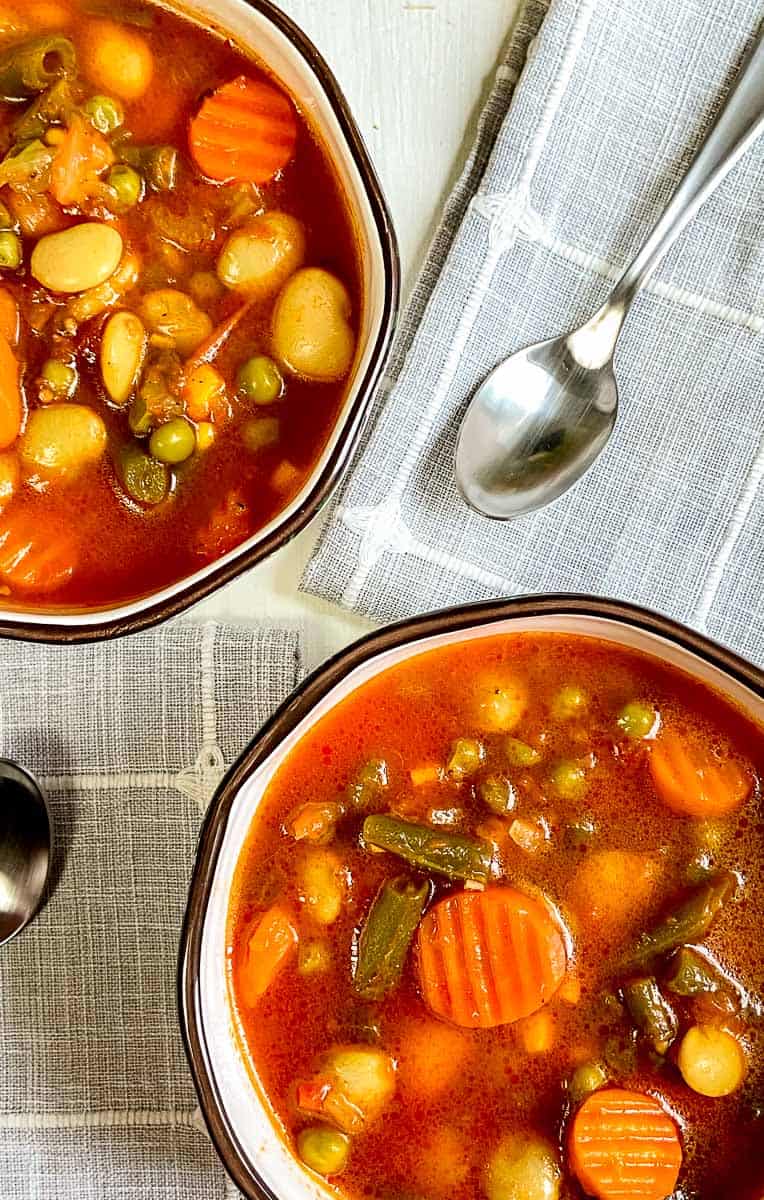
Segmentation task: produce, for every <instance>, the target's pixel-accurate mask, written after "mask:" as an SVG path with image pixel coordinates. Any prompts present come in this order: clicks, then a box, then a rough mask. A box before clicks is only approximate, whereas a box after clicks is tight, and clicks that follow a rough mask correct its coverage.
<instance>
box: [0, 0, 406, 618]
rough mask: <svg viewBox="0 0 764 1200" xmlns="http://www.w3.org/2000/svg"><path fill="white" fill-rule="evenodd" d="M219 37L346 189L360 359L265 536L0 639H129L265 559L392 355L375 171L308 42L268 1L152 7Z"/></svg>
mask: <svg viewBox="0 0 764 1200" xmlns="http://www.w3.org/2000/svg"><path fill="white" fill-rule="evenodd" d="M155 2H157V3H161V4H162V5H163V6H164V7H165V8H168V9H171V10H174V11H177V12H179V13H180V14H182V15H184V16H187V17H190V18H191V19H192V20H194V21H196V22H197V23H198V24H201V25H204V26H207V27H210V28H213V29H217V30H219V31H221V32H223V33H224V34H225V35H226V36H227V37H229V38H231V39H232V40H233V41H234V42H235V43H236V44H237V45H238V46H239V47H240V48H241V49H242V51H243V52H244V53H245V54H247V53H249V54H251V55H252V56H253V57H254V58H255V59H259V60H261V61H262V62H263V63H264V64H265V66H266V67H267V69H268V70H270V71H271V72H272V73H273V74H274V75H275V76H276V77H277V78H278V80H279V81H280V82H281V83H282V85H283V86H284V87H285V88H286V89H287V91H288V92H289V93H290V94H291V96H292V98H293V99H294V100H295V102H296V104H297V106H298V108H299V109H300V111H301V112H302V113H303V115H304V116H305V117H306V119H307V121H308V123H309V124H310V125H311V126H312V127H313V128H314V129H315V130H316V133H317V134H318V136H319V138H320V140H321V141H322V143H323V144H324V146H325V147H326V148H327V150H328V152H329V154H330V156H331V158H332V161H333V162H334V166H335V169H336V171H337V173H338V176H339V179H340V181H341V184H342V186H343V189H344V191H345V195H346V198H347V202H348V208H349V210H350V213H351V216H352V219H353V223H354V225H355V234H356V238H357V242H358V250H359V260H360V265H361V272H362V279H361V284H362V286H361V291H362V295H363V307H362V312H361V314H360V325H359V336H358V352H357V355H356V360H355V363H354V366H353V370H352V373H351V376H350V379H349V381H348V385H347V390H346V395H345V400H344V403H343V405H342V409H341V411H340V413H339V415H338V417H337V421H336V423H335V426H334V429H333V430H332V433H331V436H330V437H329V440H328V442H327V444H326V446H325V447H324V450H323V452H322V454H321V457H320V458H319V460H318V461H317V463H316V465H315V467H314V468H313V471H312V472H311V474H310V476H309V477H308V479H307V480H306V481H305V484H304V486H303V487H302V489H301V491H300V492H299V494H298V495H297V496H295V497H294V499H293V500H292V501H291V502H290V503H289V505H288V506H287V507H286V508H285V509H283V510H282V512H280V513H279V514H278V515H277V516H276V517H274V518H273V520H272V521H270V522H269V523H268V524H267V525H266V526H265V527H264V528H263V529H260V530H258V532H257V533H255V534H253V535H252V537H250V538H248V539H247V541H245V542H243V543H242V544H241V545H240V546H237V547H236V548H235V549H234V550H232V551H231V552H230V553H229V554H226V555H224V556H223V557H222V558H219V559H217V560H216V561H215V562H212V563H208V564H207V565H206V566H204V567H202V568H201V569H200V570H199V571H196V572H195V573H194V574H192V575H189V576H186V577H185V578H184V579H180V580H178V582H177V583H174V584H172V585H170V586H168V587H166V588H163V589H161V590H160V591H158V592H153V593H150V594H149V595H146V596H143V597H141V598H140V599H137V600H132V601H130V602H129V603H125V604H118V605H113V606H111V607H102V608H97V609H79V610H73V611H67V612H62V611H60V610H55V609H52V608H48V609H46V608H45V607H44V606H40V607H38V608H36V609H35V610H34V611H30V610H29V609H19V610H14V609H12V608H2V609H0V637H16V638H25V639H28V640H36V641H66V642H73V641H89V640H93V639H95V638H101V637H111V636H114V635H115V634H122V633H132V632H134V631H135V630H137V629H142V628H145V627H146V626H148V625H151V624H155V623H156V622H158V621H162V620H165V619H166V618H167V617H171V616H174V615H175V614H176V613H179V612H181V611H183V610H184V609H185V608H188V607H189V605H191V604H195V603H196V602H197V601H198V600H201V599H202V598H203V597H204V596H207V595H208V594H209V593H210V592H211V591H214V590H215V589H216V588H218V587H220V586H221V585H222V584H224V583H227V582H229V581H230V580H231V579H233V578H235V577H236V576H237V575H240V574H241V573H242V572H243V571H246V570H247V569H248V568H250V567H252V566H254V565H255V564H256V563H259V562H261V561H262V560H263V559H264V558H267V557H268V556H269V555H270V554H272V553H273V552H274V551H275V550H278V549H279V548H280V547H281V546H283V545H284V544H285V543H286V542H287V541H289V540H290V539H291V538H292V537H294V536H295V534H297V533H299V531H300V530H301V529H302V528H303V527H304V526H305V525H306V524H307V523H308V521H309V520H310V519H311V518H312V517H313V516H314V515H315V513H316V512H317V510H318V509H319V507H320V506H321V505H322V504H323V503H324V502H325V501H326V500H327V499H328V497H329V495H330V494H331V492H332V490H333V489H334V487H335V486H336V484H337V483H338V482H339V479H340V478H341V476H342V473H343V471H344V469H345V467H346V466H347V464H348V461H349V459H350V456H351V454H352V452H353V450H354V448H355V446H356V444H357V441H358V437H359V434H360V432H361V428H362V426H363V422H364V419H365V417H366V415H367V413H368V410H369V406H370V403H371V400H372V396H373V393H374V387H375V385H376V383H377V381H378V379H379V377H380V375H381V373H382V370H383V368H384V364H385V360H386V358H387V353H388V350H389V347H390V341H391V338H392V333H393V328H394V325H395V318H396V316H397V311H398V298H399V274H400V271H399V261H398V249H397V243H396V239H395V233H394V231H393V227H392V221H391V218H390V214H389V211H388V209H387V205H386V203H385V200H384V197H383V195H382V191H381V188H380V185H379V181H378V179H377V176H376V173H375V171H374V168H373V166H372V164H371V161H370V159H369V156H368V153H367V151H366V148H365V146H364V144H363V140H362V138H361V135H360V133H359V130H358V127H357V125H356V123H355V121H354V120H353V117H352V115H351V113H350V109H349V107H348V104H347V101H346V100H345V97H344V96H343V94H342V91H341V90H340V87H339V85H338V83H337V81H336V79H335V78H334V76H333V75H332V72H331V70H330V69H329V67H328V65H327V64H326V63H325V62H324V60H323V58H322V57H321V55H320V54H319V52H318V50H317V49H316V47H315V46H314V45H313V43H312V42H311V41H310V40H309V39H308V38H307V37H306V35H305V34H304V33H303V32H302V31H301V30H300V29H299V28H298V27H297V26H296V25H295V24H294V23H293V22H292V21H290V20H289V18H287V17H286V16H285V15H284V14H283V13H282V12H281V10H280V9H278V8H276V7H275V5H273V4H271V3H270V0H155Z"/></svg>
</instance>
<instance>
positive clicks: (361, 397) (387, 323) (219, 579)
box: [0, 0, 400, 644]
mask: <svg viewBox="0 0 764 1200" xmlns="http://www.w3.org/2000/svg"><path fill="white" fill-rule="evenodd" d="M245 3H247V4H248V5H249V6H250V7H251V8H254V9H256V10H257V11H258V12H259V13H261V14H262V15H263V16H264V17H266V18H267V19H268V20H269V21H270V22H271V24H272V25H274V26H275V27H276V28H277V29H278V30H279V31H280V32H281V33H283V34H284V35H285V36H286V37H287V38H288V39H289V41H290V42H291V43H292V45H293V46H295V48H296V49H297V50H298V51H299V52H300V54H301V56H302V58H303V59H304V60H305V61H306V62H307V64H308V66H309V67H311V68H312V70H313V72H314V74H315V75H316V77H317V78H318V80H319V82H320V84H321V86H322V87H323V89H324V92H325V94H326V97H327V99H328V100H329V103H330V104H331V106H332V109H333V112H334V115H335V117H336V119H337V121H338V123H339V126H340V129H341V131H342V134H343V137H344V138H345V141H346V143H347V146H348V149H349V151H350V154H351V156H352V159H353V161H354V163H355V166H356V168H357V170H358V173H359V175H360V177H361V181H362V183H363V186H364V190H365V192H366V196H367V199H368V201H369V206H370V208H371V212H372V215H373V218H374V226H375V228H376V232H377V236H378V237H379V242H380V247H381V251H382V258H383V262H384V284H385V294H384V304H383V308H382V317H381V323H380V328H379V332H378V334H377V337H376V340H375V343H374V346H373V351H372V354H371V358H370V360H369V365H368V367H367V369H366V372H365V374H364V376H363V378H362V379H361V381H360V383H359V384H358V393H357V396H356V399H355V401H354V403H353V406H352V408H351V409H350V411H349V412H348V414H347V416H346V417H345V418H344V421H343V424H342V426H341V428H340V435H339V437H338V439H337V442H336V445H335V446H334V447H333V449H332V452H331V454H330V455H329V457H328V459H327V461H326V463H325V464H324V467H323V469H322V471H321V474H320V475H319V476H318V477H317V478H316V479H315V480H314V482H313V485H312V487H311V489H310V492H309V493H308V494H307V495H306V496H305V497H304V499H303V501H302V503H301V504H300V506H299V508H298V509H296V510H295V512H294V513H292V515H291V516H290V517H288V518H287V519H285V520H280V519H279V517H278V516H277V517H276V521H277V522H278V523H277V525H276V528H275V529H273V530H272V531H271V532H270V533H269V534H268V536H267V537H265V538H263V539H262V540H261V541H259V542H258V543H257V545H255V546H252V547H251V548H250V549H249V550H244V551H242V552H241V554H238V555H237V556H236V557H235V558H234V559H233V560H232V561H231V562H227V563H223V564H220V565H218V566H215V567H214V568H213V569H212V570H211V571H210V573H209V574H208V575H206V576H205V578H204V579H201V580H198V581H197V582H196V583H189V584H187V585H186V586H184V587H182V588H181V589H180V590H179V591H178V592H177V593H176V594H175V595H173V596H168V597H166V598H165V599H163V600H156V601H152V600H151V599H150V597H149V598H146V606H145V607H144V608H142V609H141V610H140V612H136V613H132V614H130V615H127V616H122V617H118V616H115V617H109V616H108V612H107V611H105V612H104V618H103V620H102V621H90V622H88V623H87V624H85V623H83V624H74V623H72V624H71V625H70V624H66V625H64V624H58V623H57V622H58V621H59V620H60V614H57V613H55V612H52V613H50V615H48V614H47V613H46V614H41V616H43V617H44V619H42V620H40V621H37V622H32V621H24V620H20V621H8V620H3V614H2V613H1V612H0V637H5V638H14V639H19V640H24V641H32V642H56V643H57V642H61V643H68V644H74V643H82V642H94V641H100V640H102V639H104V638H111V637H121V636H123V635H124V634H129V633H138V632H139V631H140V630H142V629H148V628H150V627H151V626H152V625H157V624H159V623H160V622H161V621H166V620H168V619H169V618H170V617H174V616H177V615H178V614H179V613H181V612H184V611H185V610H186V609H187V608H190V607H191V606H192V605H194V604H198V603H199V601H200V600H203V599H204V598H205V597H206V596H209V595H210V593H211V592H214V591H216V590H217V589H218V588H219V587H222V586H223V585H224V584H226V583H230V582H231V580H232V579H236V578H238V576H239V575H242V574H243V573H244V572H245V571H248V570H250V569H251V568H252V567H255V566H257V564H258V563H261V562H263V561H264V560H265V559H266V558H269V557H270V555H271V554H274V553H275V552H276V551H277V550H280V549H281V548H282V547H283V546H285V545H286V544H287V543H288V542H290V541H291V540H292V538H294V537H296V536H297V534H298V533H300V532H301V531H302V530H303V529H304V528H305V526H306V525H307V524H308V523H309V521H311V520H312V519H313V517H314V516H315V515H316V513H317V512H318V511H319V509H320V508H321V507H322V506H323V505H324V504H325V503H326V501H327V500H328V499H329V498H330V496H331V494H332V492H333V491H334V489H335V487H336V486H337V484H338V483H339V481H340V479H341V478H342V475H343V473H344V471H345V468H346V467H347V465H348V462H349V461H350V458H351V456H352V454H353V452H354V451H355V449H356V446H357V445H358V441H359V439H360V436H361V432H362V430H363V426H364V423H365V421H366V418H367V416H368V414H369V410H370V407H371V403H372V399H373V396H374V390H375V387H376V384H377V382H378V380H379V378H380V376H381V374H382V371H383V369H384V366H385V362H386V361H387V356H388V353H389V350H390V346H391V342H392V336H393V332H394V329H395V322H396V318H397V315H398V306H399V302H400V256H399V253H398V241H397V237H396V234H395V229H394V227H393V221H392V216H391V214H390V210H389V208H388V206H387V201H386V200H385V197H384V193H383V191H382V186H381V184H380V182H379V178H378V176H377V173H376V170H375V168H374V166H373V164H372V161H371V158H370V157H369V152H368V150H367V149H366V146H365V144H364V141H363V137H362V136H361V132H360V130H359V128H358V125H357V124H356V121H355V118H354V117H353V114H352V112H351V110H350V106H349V104H348V102H347V100H346V98H345V95H344V93H343V91H342V89H341V87H340V85H339V83H338V82H337V80H336V78H335V76H334V73H333V72H332V70H331V68H330V67H329V65H328V63H327V62H326V61H325V59H324V58H323V56H322V55H321V54H320V53H319V51H318V50H317V49H316V47H315V46H314V45H313V42H312V41H311V40H310V38H309V37H308V36H307V34H305V33H303V31H302V30H301V29H300V27H299V26H298V25H296V24H295V23H294V21H292V20H291V19H290V18H289V17H288V16H286V14H285V13H283V12H282V11H281V9H279V8H277V7H276V5H275V4H272V3H271V0H245ZM181 6H182V0H181ZM336 428H337V427H336V426H335V429H336ZM139 602H140V599H139V600H137V601H127V602H126V603H128V604H131V603H139Z"/></svg>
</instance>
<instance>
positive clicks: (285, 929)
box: [239, 904, 298, 1008]
mask: <svg viewBox="0 0 764 1200" xmlns="http://www.w3.org/2000/svg"><path fill="white" fill-rule="evenodd" d="M297 940H298V939H297V930H296V929H295V926H294V924H293V922H292V918H291V917H290V916H289V913H288V912H287V911H286V910H285V909H284V908H283V907H282V906H281V905H280V904H274V906H273V907H272V908H269V909H268V911H267V913H265V915H264V916H262V917H260V919H259V920H258V921H257V923H256V924H255V927H254V929H253V930H252V932H251V933H250V935H249V938H248V940H247V944H246V946H245V948H244V952H243V954H242V957H241V960H240V962H239V994H240V995H241V998H242V1000H243V1001H244V1003H245V1004H246V1005H247V1006H248V1007H249V1008H254V1007H255V1005H256V1004H257V1002H258V1000H259V999H260V997H261V996H264V995H265V993H266V992H267V991H268V988H269V987H270V986H271V984H272V983H273V981H274V979H275V978H276V976H277V975H278V973H279V971H280V970H281V968H282V967H283V966H284V965H285V963H286V961H287V959H288V958H289V956H290V955H291V954H292V953H293V952H294V950H295V949H296V947H297Z"/></svg>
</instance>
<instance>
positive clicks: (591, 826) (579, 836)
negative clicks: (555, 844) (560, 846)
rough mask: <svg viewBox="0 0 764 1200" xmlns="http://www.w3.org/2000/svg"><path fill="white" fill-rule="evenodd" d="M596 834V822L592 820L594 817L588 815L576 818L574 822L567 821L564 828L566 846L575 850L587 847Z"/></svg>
mask: <svg viewBox="0 0 764 1200" xmlns="http://www.w3.org/2000/svg"><path fill="white" fill-rule="evenodd" d="M596 834H597V822H596V821H595V820H594V817H591V816H589V815H588V814H584V815H583V816H580V817H576V819H575V820H574V821H569V822H568V823H567V825H566V826H565V841H566V844H567V845H569V846H572V847H573V848H574V849H575V850H580V849H581V848H582V847H584V846H588V845H589V843H590V842H591V840H592V838H593V837H595V836H596Z"/></svg>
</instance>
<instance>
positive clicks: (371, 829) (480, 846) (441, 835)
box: [363, 813, 491, 883]
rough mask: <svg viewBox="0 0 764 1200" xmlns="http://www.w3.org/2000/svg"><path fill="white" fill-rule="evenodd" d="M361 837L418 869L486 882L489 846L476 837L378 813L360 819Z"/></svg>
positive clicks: (489, 861) (489, 868) (369, 844)
mask: <svg viewBox="0 0 764 1200" xmlns="http://www.w3.org/2000/svg"><path fill="white" fill-rule="evenodd" d="M363 840H364V842H365V843H366V845H368V846H374V847H376V849H378V850H388V851H389V852H390V853H391V854H397V855H398V856H399V858H403V859H405V860H406V862H408V863H410V864H411V865H412V866H414V867H418V868H419V869H420V870H421V871H428V872H429V871H435V872H436V873H437V874H439V875H445V876H447V878H448V879H464V880H472V881H474V882H476V883H487V882H488V877H489V874H490V871H491V848H490V846H489V845H488V844H487V842H483V841H480V840H479V839H477V838H469V837H464V836H462V835H461V834H458V833H450V832H447V831H446V830H444V829H431V828H430V827H429V826H428V825H416V824H414V823H413V822H411V821H402V820H400V818H399V817H392V816H389V815H388V814H386V813H378V814H375V815H373V816H370V817H367V818H366V820H365V821H364V823H363Z"/></svg>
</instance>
